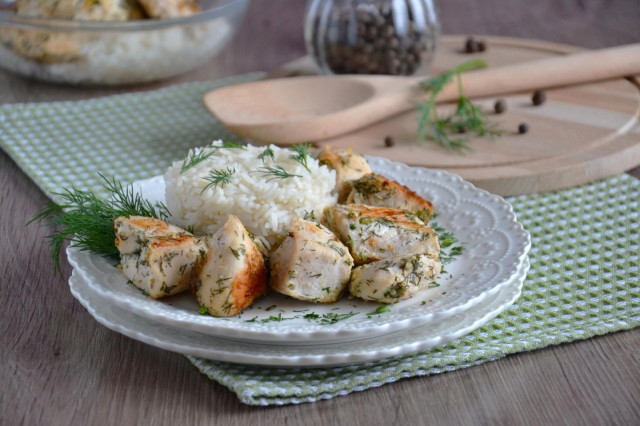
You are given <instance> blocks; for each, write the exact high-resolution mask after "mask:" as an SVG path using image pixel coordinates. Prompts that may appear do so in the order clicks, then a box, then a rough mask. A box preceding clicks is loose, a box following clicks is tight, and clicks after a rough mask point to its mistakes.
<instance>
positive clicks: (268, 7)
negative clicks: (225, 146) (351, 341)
mask: <svg viewBox="0 0 640 426" xmlns="http://www.w3.org/2000/svg"><path fill="white" fill-rule="evenodd" d="M440 7H441V12H442V15H443V22H444V29H445V31H447V32H473V33H484V34H499V35H509V36H526V37H533V38H543V39H547V40H552V41H558V42H564V43H567V42H568V43H574V44H578V45H582V46H586V47H600V46H610V45H615V44H622V43H629V42H632V41H634V40H633V39H634V38H635V39H636V40H637V39H638V38H640V37H639V34H638V31H639V30H638V27H637V22H639V21H640V4H639V3H638V2H637V1H635V0H627V1H624V0H615V1H605V0H600V1H595V0H592V1H589V0H582V1H577V0H575V1H569V0H562V1H560V0H539V1H537V2H536V4H535V7H534V6H533V5H532V4H530V3H525V2H521V1H517V0H510V1H500V0H485V1H483V2H471V1H462V0H447V1H443V2H441V4H440ZM303 8H304V4H303V2H300V1H297V0H295V1H294V0H289V1H283V0H272V1H269V2H264V1H256V2H253V4H252V5H251V7H250V10H249V13H248V16H247V19H246V20H245V22H244V24H243V28H242V30H241V32H240V34H239V35H238V36H237V37H236V39H235V40H234V41H233V43H232V44H231V46H230V47H229V48H228V49H226V50H225V52H224V53H223V54H222V55H221V56H219V57H218V58H217V60H216V61H214V62H212V63H211V64H209V65H207V66H204V67H202V68H200V69H198V70H197V71H194V72H193V73H189V74H187V75H185V76H182V77H180V78H178V79H175V80H173V81H169V82H164V83H161V84H152V85H147V86H144V87H130V88H121V89H108V88H92V89H86V88H72V87H68V86H58V85H48V84H42V83H36V82H32V81H29V80H25V79H22V78H21V77H17V76H13V75H10V74H7V73H5V72H1V71H0V103H2V104H5V103H15V102H37V101H52V100H65V99H69V100H73V99H85V98H89V97H95V96H102V95H107V94H114V93H121V92H126V91H132V90H149V89H153V88H157V87H160V86H163V85H165V84H170V83H175V82H179V81H191V80H199V79H207V78H214V77H221V76H225V75H231V74H235V73H241V72H247V71H251V70H259V69H264V70H268V69H272V68H275V67H277V66H278V65H280V64H282V63H285V62H288V61H290V60H292V59H295V58H296V57H299V56H301V55H302V54H303V53H304V44H303V41H302V38H301V32H300V22H301V16H302V14H303ZM585 28H588V31H587V30H585ZM632 174H633V175H634V176H636V177H637V178H640V168H639V169H636V170H635V171H633V172H632ZM45 201H46V198H45V196H44V195H43V194H42V193H41V192H40V190H39V189H38V188H37V187H36V186H35V184H33V183H32V182H31V181H30V180H29V178H28V177H27V176H25V175H24V174H23V173H22V172H21V171H20V170H19V169H18V168H17V167H16V165H15V164H14V163H13V162H12V161H11V160H10V159H9V158H8V156H7V155H6V154H4V153H0V243H1V244H0V268H1V270H0V272H1V273H0V294H2V299H1V300H2V309H0V324H2V327H0V354H1V355H2V358H1V361H2V363H1V366H0V389H1V391H0V424H3V425H15V424H27V425H40V424H46V425H68V424H73V425H85V424H99V425H102V424H113V425H133V424H185V425H187V424H224V425H246V424H265V425H266V424H277V425H283V424H284V425H288V424H292V425H295V424H397V425H404V424H427V423H430V424H453V425H462V424H576V425H584V424H607V425H608V424H638V419H640V385H639V383H640V373H639V372H640V358H639V356H638V352H639V351H638V348H640V331H639V330H632V331H628V332H621V333H615V334H610V335H607V336H603V337H598V338H594V339H590V340H587V341H583V342H575V343H572V344H566V345H560V346H557V347H551V348H547V349H543V350H539V351H536V352H533V353H524V354H519V355H515V356H510V357H507V358H505V359H502V360H498V361H495V362H491V363H488V364H485V365H481V366H477V367H473V368H469V369H465V370H459V371H455V372H451V373H447V374H442V375H437V376H432V377H427V378H424V377H423V378H414V379H407V380H402V381H399V382H397V383H395V384H389V385H385V386H382V387H380V388H377V389H372V390H368V391H365V392H361V393H354V394H351V395H349V396H346V397H341V398H335V399H333V400H329V401H321V402H318V403H314V404H303V405H299V406H286V407H269V408H258V407H249V406H245V405H243V404H241V403H240V402H238V400H237V398H236V397H235V395H233V394H232V393H231V392H229V391H228V390H227V389H226V388H224V387H222V386H219V385H217V384H215V383H213V382H211V381H209V380H208V379H206V378H205V377H204V376H202V375H200V374H199V373H198V372H197V370H196V369H195V368H193V367H192V366H191V365H190V363H189V362H188V361H187V360H186V359H185V358H184V357H182V356H180V355H177V354H173V353H170V352H166V351H163V350H160V349H156V348H153V347H151V346H147V345H144V344H142V343H139V342H137V341H134V340H131V339H128V338H126V337H124V336H121V335H119V334H117V333H115V332H112V331H110V330H108V329H106V328H105V327H102V326H100V325H99V324H98V323H96V322H95V320H93V319H92V318H91V317H90V316H89V314H88V313H87V312H86V311H85V310H84V309H83V308H82V307H81V306H80V304H79V303H78V302H76V301H75V300H74V299H73V297H72V296H71V294H70V293H69V290H68V287H67V284H66V280H67V279H68V277H69V274H70V272H71V270H70V267H69V266H68V265H67V264H66V263H65V262H64V259H63V270H62V276H61V277H60V276H54V275H53V274H52V266H53V265H52V262H51V259H50V257H49V252H48V247H47V246H46V244H43V242H42V238H43V236H44V235H46V234H47V233H48V232H50V230H49V229H47V228H39V227H37V226H31V227H29V228H25V227H24V223H25V222H26V220H27V219H28V218H30V217H32V216H33V215H34V214H35V213H36V212H37V211H38V210H39V209H40V208H41V207H42V205H43V203H44V202H45Z"/></svg>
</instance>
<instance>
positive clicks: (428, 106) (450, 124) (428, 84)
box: [416, 60, 502, 152]
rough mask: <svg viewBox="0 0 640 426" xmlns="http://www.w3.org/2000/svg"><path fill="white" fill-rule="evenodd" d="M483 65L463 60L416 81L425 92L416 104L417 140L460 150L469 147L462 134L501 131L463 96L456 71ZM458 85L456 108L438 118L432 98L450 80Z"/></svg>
mask: <svg viewBox="0 0 640 426" xmlns="http://www.w3.org/2000/svg"><path fill="white" fill-rule="evenodd" d="M486 66H487V64H486V63H485V62H484V61H481V60H474V61H469V62H465V63H464V64H462V65H460V66H459V67H456V68H454V69H452V70H449V71H447V72H444V73H442V74H440V75H438V76H436V77H433V78H430V79H429V80H426V81H424V82H422V83H421V84H420V87H421V88H422V89H424V90H425V91H426V92H427V93H428V94H429V96H428V98H427V100H426V101H425V102H422V103H419V104H418V105H416V110H417V112H418V142H419V143H421V142H422V141H424V140H427V139H430V140H433V141H435V142H436V143H438V144H439V145H440V146H442V147H444V148H447V149H450V150H453V151H457V152H464V151H466V150H470V149H471V148H470V147H469V145H468V142H469V139H468V138H467V137H463V136H453V135H462V134H465V133H467V134H473V135H475V136H478V137H483V136H498V135H500V134H501V133H502V132H501V131H500V129H499V128H498V126H497V125H496V124H495V123H492V122H490V121H489V119H488V118H487V116H486V115H485V114H484V113H483V112H482V110H481V109H480V108H478V107H476V106H475V105H473V103H472V102H471V101H470V100H469V98H467V97H466V96H464V93H463V90H462V80H461V78H460V73H462V72H464V71H468V70H472V69H478V68H485V67H486ZM454 78H455V79H456V81H457V85H458V94H459V95H458V103H457V106H456V109H455V111H454V112H453V113H451V114H450V115H449V116H447V117H444V118H442V117H440V116H439V115H438V110H437V108H436V98H437V97H438V95H439V94H440V92H441V91H442V89H443V88H444V87H445V86H446V85H447V84H449V83H450V82H451V81H452V80H453V79H454Z"/></svg>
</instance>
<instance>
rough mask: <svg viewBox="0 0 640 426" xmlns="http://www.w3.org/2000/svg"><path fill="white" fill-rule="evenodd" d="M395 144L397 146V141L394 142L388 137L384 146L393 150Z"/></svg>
mask: <svg viewBox="0 0 640 426" xmlns="http://www.w3.org/2000/svg"><path fill="white" fill-rule="evenodd" d="M395 144H396V141H394V140H393V138H392V137H391V136H387V137H385V138H384V146H386V147H387V148H391V147H392V146H394V145H395Z"/></svg>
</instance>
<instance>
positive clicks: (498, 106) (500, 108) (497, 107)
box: [493, 99, 507, 114]
mask: <svg viewBox="0 0 640 426" xmlns="http://www.w3.org/2000/svg"><path fill="white" fill-rule="evenodd" d="M493 110H494V111H495V112H496V114H502V113H503V112H505V111H506V110H507V103H506V102H505V101H504V99H498V100H497V101H496V103H495V104H494V105H493Z"/></svg>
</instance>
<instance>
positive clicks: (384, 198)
mask: <svg viewBox="0 0 640 426" xmlns="http://www.w3.org/2000/svg"><path fill="white" fill-rule="evenodd" d="M351 186H352V188H353V189H352V191H351V193H350V194H349V197H348V198H347V203H348V204H366V205H369V206H378V207H391V208H394V209H399V210H402V211H404V212H407V213H409V214H412V215H415V216H416V217H417V218H418V219H420V220H421V221H422V222H423V223H424V224H425V225H426V224H427V223H429V221H430V220H431V218H432V217H433V205H432V204H431V203H430V202H429V201H427V200H425V199H424V198H422V197H420V196H419V195H418V194H416V193H415V192H413V191H411V190H409V189H407V188H406V187H404V186H402V185H400V184H399V183H396V182H394V181H392V180H389V179H387V178H386V177H384V176H380V175H376V174H374V173H370V174H367V175H364V176H362V177H361V178H360V179H358V180H356V181H354V182H352V183H351Z"/></svg>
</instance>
